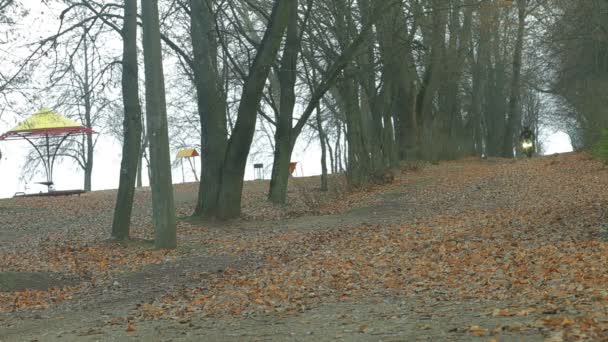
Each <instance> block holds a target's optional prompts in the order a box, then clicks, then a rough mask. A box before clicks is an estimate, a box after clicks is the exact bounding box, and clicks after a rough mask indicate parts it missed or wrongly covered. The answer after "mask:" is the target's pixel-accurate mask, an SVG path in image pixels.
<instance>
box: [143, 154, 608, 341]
mask: <svg viewBox="0 0 608 342" xmlns="http://www.w3.org/2000/svg"><path fill="white" fill-rule="evenodd" d="M451 165H453V166H457V165H454V164H450V163H448V164H447V165H442V166H441V167H443V168H444V169H445V168H448V167H450V166H451ZM462 174H463V176H462V178H460V176H461V174H459V173H457V172H455V171H452V172H449V173H448V175H449V177H447V176H446V175H442V176H443V178H442V177H438V179H439V181H438V182H437V183H436V186H434V187H428V188H426V189H425V194H427V195H428V196H427V197H421V198H420V199H419V201H420V202H422V203H421V204H420V206H421V210H426V211H427V212H426V213H425V215H420V218H418V219H416V220H415V221H414V222H410V223H404V224H402V225H398V226H390V227H384V226H364V227H360V228H358V229H354V230H339V229H334V230H331V231H328V232H315V233H310V234H295V233H287V234H286V235H285V236H278V237H276V238H273V240H272V241H268V240H266V241H251V240H246V239H244V240H243V241H240V242H239V241H232V242H231V243H232V244H233V246H238V245H240V244H242V245H243V247H242V249H240V248H238V247H235V248H234V250H237V251H239V250H240V251H243V252H244V251H245V250H247V248H249V249H250V250H252V249H255V250H262V251H264V250H265V251H266V261H265V263H264V264H263V265H261V266H260V267H258V268H256V269H247V270H229V271H227V272H224V273H223V274H222V275H218V276H216V277H214V278H213V282H212V284H211V285H210V286H206V287H204V288H195V289H189V290H187V291H185V292H182V293H180V294H174V295H172V296H171V298H165V300H164V301H159V302H158V303H156V304H155V305H159V306H162V307H163V309H164V310H167V312H171V315H188V314H189V313H191V312H197V313H198V312H203V313H205V314H207V315H217V314H230V315H251V314H256V313H279V314H293V313H297V312H300V311H302V310H306V309H307V308H308V307H310V306H313V305H318V304H319V303H320V302H322V301H327V300H356V299H357V298H361V297H363V296H369V295H371V294H373V295H390V296H395V295H397V296H405V297H407V296H408V295H411V294H418V295H424V296H429V297H437V298H440V299H441V300H444V301H446V300H448V301H449V300H455V301H457V300H465V299H475V300H482V301H483V300H486V301H489V300H499V301H511V302H512V303H513V308H503V309H497V310H496V311H494V312H493V315H494V316H502V317H511V316H520V317H526V316H530V315H539V316H540V317H545V316H548V318H544V319H542V320H540V321H539V322H540V324H541V325H542V327H543V328H544V329H549V330H559V331H563V332H564V337H565V338H568V336H583V335H584V336H587V337H589V338H600V337H605V336H606V332H608V316H607V314H606V312H605V310H604V308H605V307H607V306H608V291H607V290H606V284H608V244H607V243H606V242H605V240H602V239H601V234H600V233H601V232H600V229H601V227H602V225H603V224H605V223H606V222H605V221H602V220H603V218H604V216H603V214H602V212H601V211H600V210H598V209H599V208H606V206H607V205H608V193H607V189H608V177H607V176H608V173H607V172H606V171H604V170H602V169H601V168H598V166H597V163H595V162H592V161H588V160H584V159H583V157H581V156H580V155H568V156H562V157H559V159H557V162H555V163H554V162H551V163H548V162H547V160H546V159H538V160H532V161H525V162H520V163H515V164H512V163H503V164H500V165H497V166H493V167H488V166H487V165H483V164H472V165H465V166H464V167H463V169H462ZM475 182H477V184H475ZM472 184H473V185H475V186H474V187H473V188H472V189H471V186H472ZM448 185H449V186H450V187H448ZM446 193H448V194H449V195H448V196H447V197H446ZM442 196H443V198H444V200H445V202H446V203H447V202H449V203H451V205H446V206H444V207H430V208H429V205H428V204H429V203H433V201H434V200H436V199H437V198H442ZM450 199H452V200H453V201H451V202H450ZM258 244H260V245H262V247H259V245H258ZM245 245H247V246H248V247H245ZM180 297H181V299H180ZM176 298H178V299H176ZM184 307H187V308H188V309H187V310H183V308H184ZM178 308H182V310H181V311H180V310H179V309H178ZM172 310H173V311H172ZM572 310H575V311H576V312H578V314H576V315H575V316H573V317H561V316H560V317H557V318H555V317H552V315H554V314H556V313H560V312H568V311H572ZM513 329H515V328H513ZM519 329H520V330H521V329H527V328H526V327H519ZM469 332H470V333H471V334H473V335H475V336H486V335H488V334H490V333H491V332H490V331H489V330H487V329H485V328H483V327H480V326H471V327H469Z"/></svg>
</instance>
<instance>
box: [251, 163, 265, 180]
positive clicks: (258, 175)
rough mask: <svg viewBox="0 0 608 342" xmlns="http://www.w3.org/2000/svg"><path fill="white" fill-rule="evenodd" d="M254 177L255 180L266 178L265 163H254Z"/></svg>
mask: <svg viewBox="0 0 608 342" xmlns="http://www.w3.org/2000/svg"><path fill="white" fill-rule="evenodd" d="M253 178H254V179H255V180H264V164H261V163H260V164H253Z"/></svg>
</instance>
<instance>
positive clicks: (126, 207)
mask: <svg viewBox="0 0 608 342" xmlns="http://www.w3.org/2000/svg"><path fill="white" fill-rule="evenodd" d="M122 38H123V57H122V70H123V71H122V97H123V106H124V116H125V117H124V120H123V131H124V140H123V146H122V161H121V164H120V181H119V185H118V195H117V199H116V208H115V209H114V219H113V221H112V238H114V239H117V240H125V239H128V238H129V230H130V229H129V228H130V224H131V211H132V208H133V197H134V196H135V180H136V178H137V170H138V168H140V167H141V156H140V148H141V131H142V125H141V107H140V105H139V84H138V82H139V77H138V62H137V0H125V6H124V24H123V29H122Z"/></svg>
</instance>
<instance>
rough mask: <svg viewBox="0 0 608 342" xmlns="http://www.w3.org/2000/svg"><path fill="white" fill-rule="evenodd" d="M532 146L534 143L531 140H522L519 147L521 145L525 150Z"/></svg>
mask: <svg viewBox="0 0 608 342" xmlns="http://www.w3.org/2000/svg"><path fill="white" fill-rule="evenodd" d="M533 146H534V144H533V143H532V142H531V141H524V142H523V143H522V144H521V147H523V148H524V150H527V149H529V148H532V147H533Z"/></svg>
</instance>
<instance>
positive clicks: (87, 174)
mask: <svg viewBox="0 0 608 342" xmlns="http://www.w3.org/2000/svg"><path fill="white" fill-rule="evenodd" d="M83 49H84V79H83V88H84V89H82V90H83V98H84V121H85V122H84V124H85V126H86V127H88V128H91V127H92V125H93V124H92V121H91V111H92V104H91V92H92V89H91V83H90V81H89V80H90V71H89V51H88V50H89V48H88V38H87V36H86V33H85V36H84V37H83ZM85 141H86V147H85V148H86V151H85V161H84V191H91V187H92V186H91V178H92V176H93V157H94V154H93V150H94V148H95V146H94V145H93V136H92V134H87V135H86V137H85Z"/></svg>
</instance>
